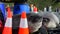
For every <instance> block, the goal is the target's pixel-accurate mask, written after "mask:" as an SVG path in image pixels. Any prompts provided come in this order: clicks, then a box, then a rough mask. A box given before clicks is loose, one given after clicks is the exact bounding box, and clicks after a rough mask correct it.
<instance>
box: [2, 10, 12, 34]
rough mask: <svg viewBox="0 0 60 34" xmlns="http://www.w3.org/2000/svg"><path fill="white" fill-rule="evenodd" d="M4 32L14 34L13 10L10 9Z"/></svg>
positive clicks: (4, 33) (3, 33)
mask: <svg viewBox="0 0 60 34" xmlns="http://www.w3.org/2000/svg"><path fill="white" fill-rule="evenodd" d="M2 34H12V12H11V11H9V10H8V15H7V19H6V23H5V26H4V29H3V32H2Z"/></svg>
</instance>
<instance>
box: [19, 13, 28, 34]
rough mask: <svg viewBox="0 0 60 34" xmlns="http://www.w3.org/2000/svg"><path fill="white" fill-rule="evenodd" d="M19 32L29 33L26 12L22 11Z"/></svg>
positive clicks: (20, 33) (22, 33)
mask: <svg viewBox="0 0 60 34" xmlns="http://www.w3.org/2000/svg"><path fill="white" fill-rule="evenodd" d="M18 34H29V29H28V23H27V18H26V12H22V15H21V21H20V26H19V32H18Z"/></svg>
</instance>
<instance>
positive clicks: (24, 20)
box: [19, 18, 28, 28]
mask: <svg viewBox="0 0 60 34" xmlns="http://www.w3.org/2000/svg"><path fill="white" fill-rule="evenodd" d="M19 27H20V28H28V23H27V18H21V21H20V26H19Z"/></svg>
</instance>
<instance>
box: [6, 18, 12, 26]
mask: <svg viewBox="0 0 60 34" xmlns="http://www.w3.org/2000/svg"><path fill="white" fill-rule="evenodd" d="M5 27H12V18H7V20H6V23H5Z"/></svg>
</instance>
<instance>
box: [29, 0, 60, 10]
mask: <svg viewBox="0 0 60 34" xmlns="http://www.w3.org/2000/svg"><path fill="white" fill-rule="evenodd" d="M55 1H56V0H28V3H29V4H35V5H36V6H37V7H38V9H43V8H44V7H46V6H50V5H52V7H53V10H55V8H56V7H60V4H59V3H55Z"/></svg>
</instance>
